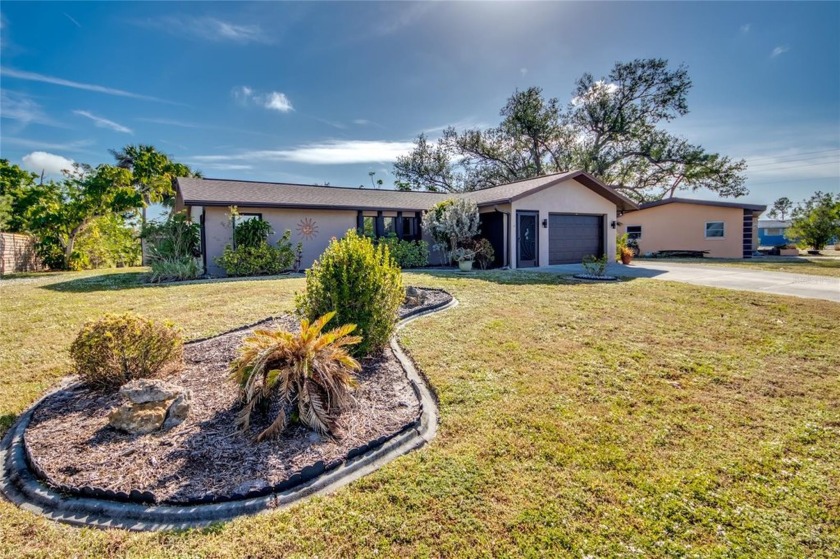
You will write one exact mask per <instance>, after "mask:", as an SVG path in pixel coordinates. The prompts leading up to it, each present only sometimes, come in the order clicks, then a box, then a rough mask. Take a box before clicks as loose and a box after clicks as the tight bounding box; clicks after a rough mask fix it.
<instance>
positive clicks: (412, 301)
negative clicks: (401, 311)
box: [404, 286, 426, 308]
mask: <svg viewBox="0 0 840 559" xmlns="http://www.w3.org/2000/svg"><path fill="white" fill-rule="evenodd" d="M425 300H426V294H425V293H423V292H422V291H420V290H419V289H417V288H416V287H414V286H409V287H408V288H406V290H405V303H404V304H405V306H406V307H409V308H412V307H419V306H420V305H422V304H423V303H424V302H425Z"/></svg>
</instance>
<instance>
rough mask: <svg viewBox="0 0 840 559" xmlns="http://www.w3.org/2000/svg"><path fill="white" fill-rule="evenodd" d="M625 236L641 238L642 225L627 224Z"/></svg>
mask: <svg viewBox="0 0 840 559" xmlns="http://www.w3.org/2000/svg"><path fill="white" fill-rule="evenodd" d="M627 238H628V239H641V238H642V226H641V225H628V226H627Z"/></svg>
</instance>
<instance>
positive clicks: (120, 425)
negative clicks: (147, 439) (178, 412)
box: [108, 402, 169, 435]
mask: <svg viewBox="0 0 840 559" xmlns="http://www.w3.org/2000/svg"><path fill="white" fill-rule="evenodd" d="M168 409H169V402H147V403H144V404H133V403H128V404H123V405H121V406H120V407H118V408H117V409H115V410H114V411H112V412H111V413H110V414H108V424H109V425H110V426H111V427H114V428H115V429H119V430H120V431H125V432H126V433H129V434H131V435H145V434H147V433H151V432H152V431H157V430H158V429H160V428H161V427H162V426H163V422H164V421H165V420H166V411H167V410H168Z"/></svg>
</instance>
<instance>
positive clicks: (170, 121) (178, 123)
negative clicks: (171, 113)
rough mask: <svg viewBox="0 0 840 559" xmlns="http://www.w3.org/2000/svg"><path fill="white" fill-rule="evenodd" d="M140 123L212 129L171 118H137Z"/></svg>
mask: <svg viewBox="0 0 840 559" xmlns="http://www.w3.org/2000/svg"><path fill="white" fill-rule="evenodd" d="M135 120H138V121H140V122H149V123H151V124H163V125H164V126H177V127H179V128H212V127H210V126H205V125H203V124H198V123H197V122H185V121H183V120H175V119H172V118H137V119H135Z"/></svg>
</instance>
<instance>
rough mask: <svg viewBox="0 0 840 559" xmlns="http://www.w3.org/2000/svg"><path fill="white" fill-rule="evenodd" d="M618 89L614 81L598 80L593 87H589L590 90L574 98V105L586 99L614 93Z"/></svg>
mask: <svg viewBox="0 0 840 559" xmlns="http://www.w3.org/2000/svg"><path fill="white" fill-rule="evenodd" d="M616 91H618V86H617V85H616V84H614V83H607V82H604V81H600V80H599V81H596V82H595V83H593V84H592V87H590V88H589V91H587V92H586V93H584V94H583V95H578V96H576V97H573V98H572V104H573V105H580V104H581V103H584V102H586V101H590V100H594V99H597V98H598V97H601V96H602V95H607V96H609V95H612V94H613V93H615V92H616Z"/></svg>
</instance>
